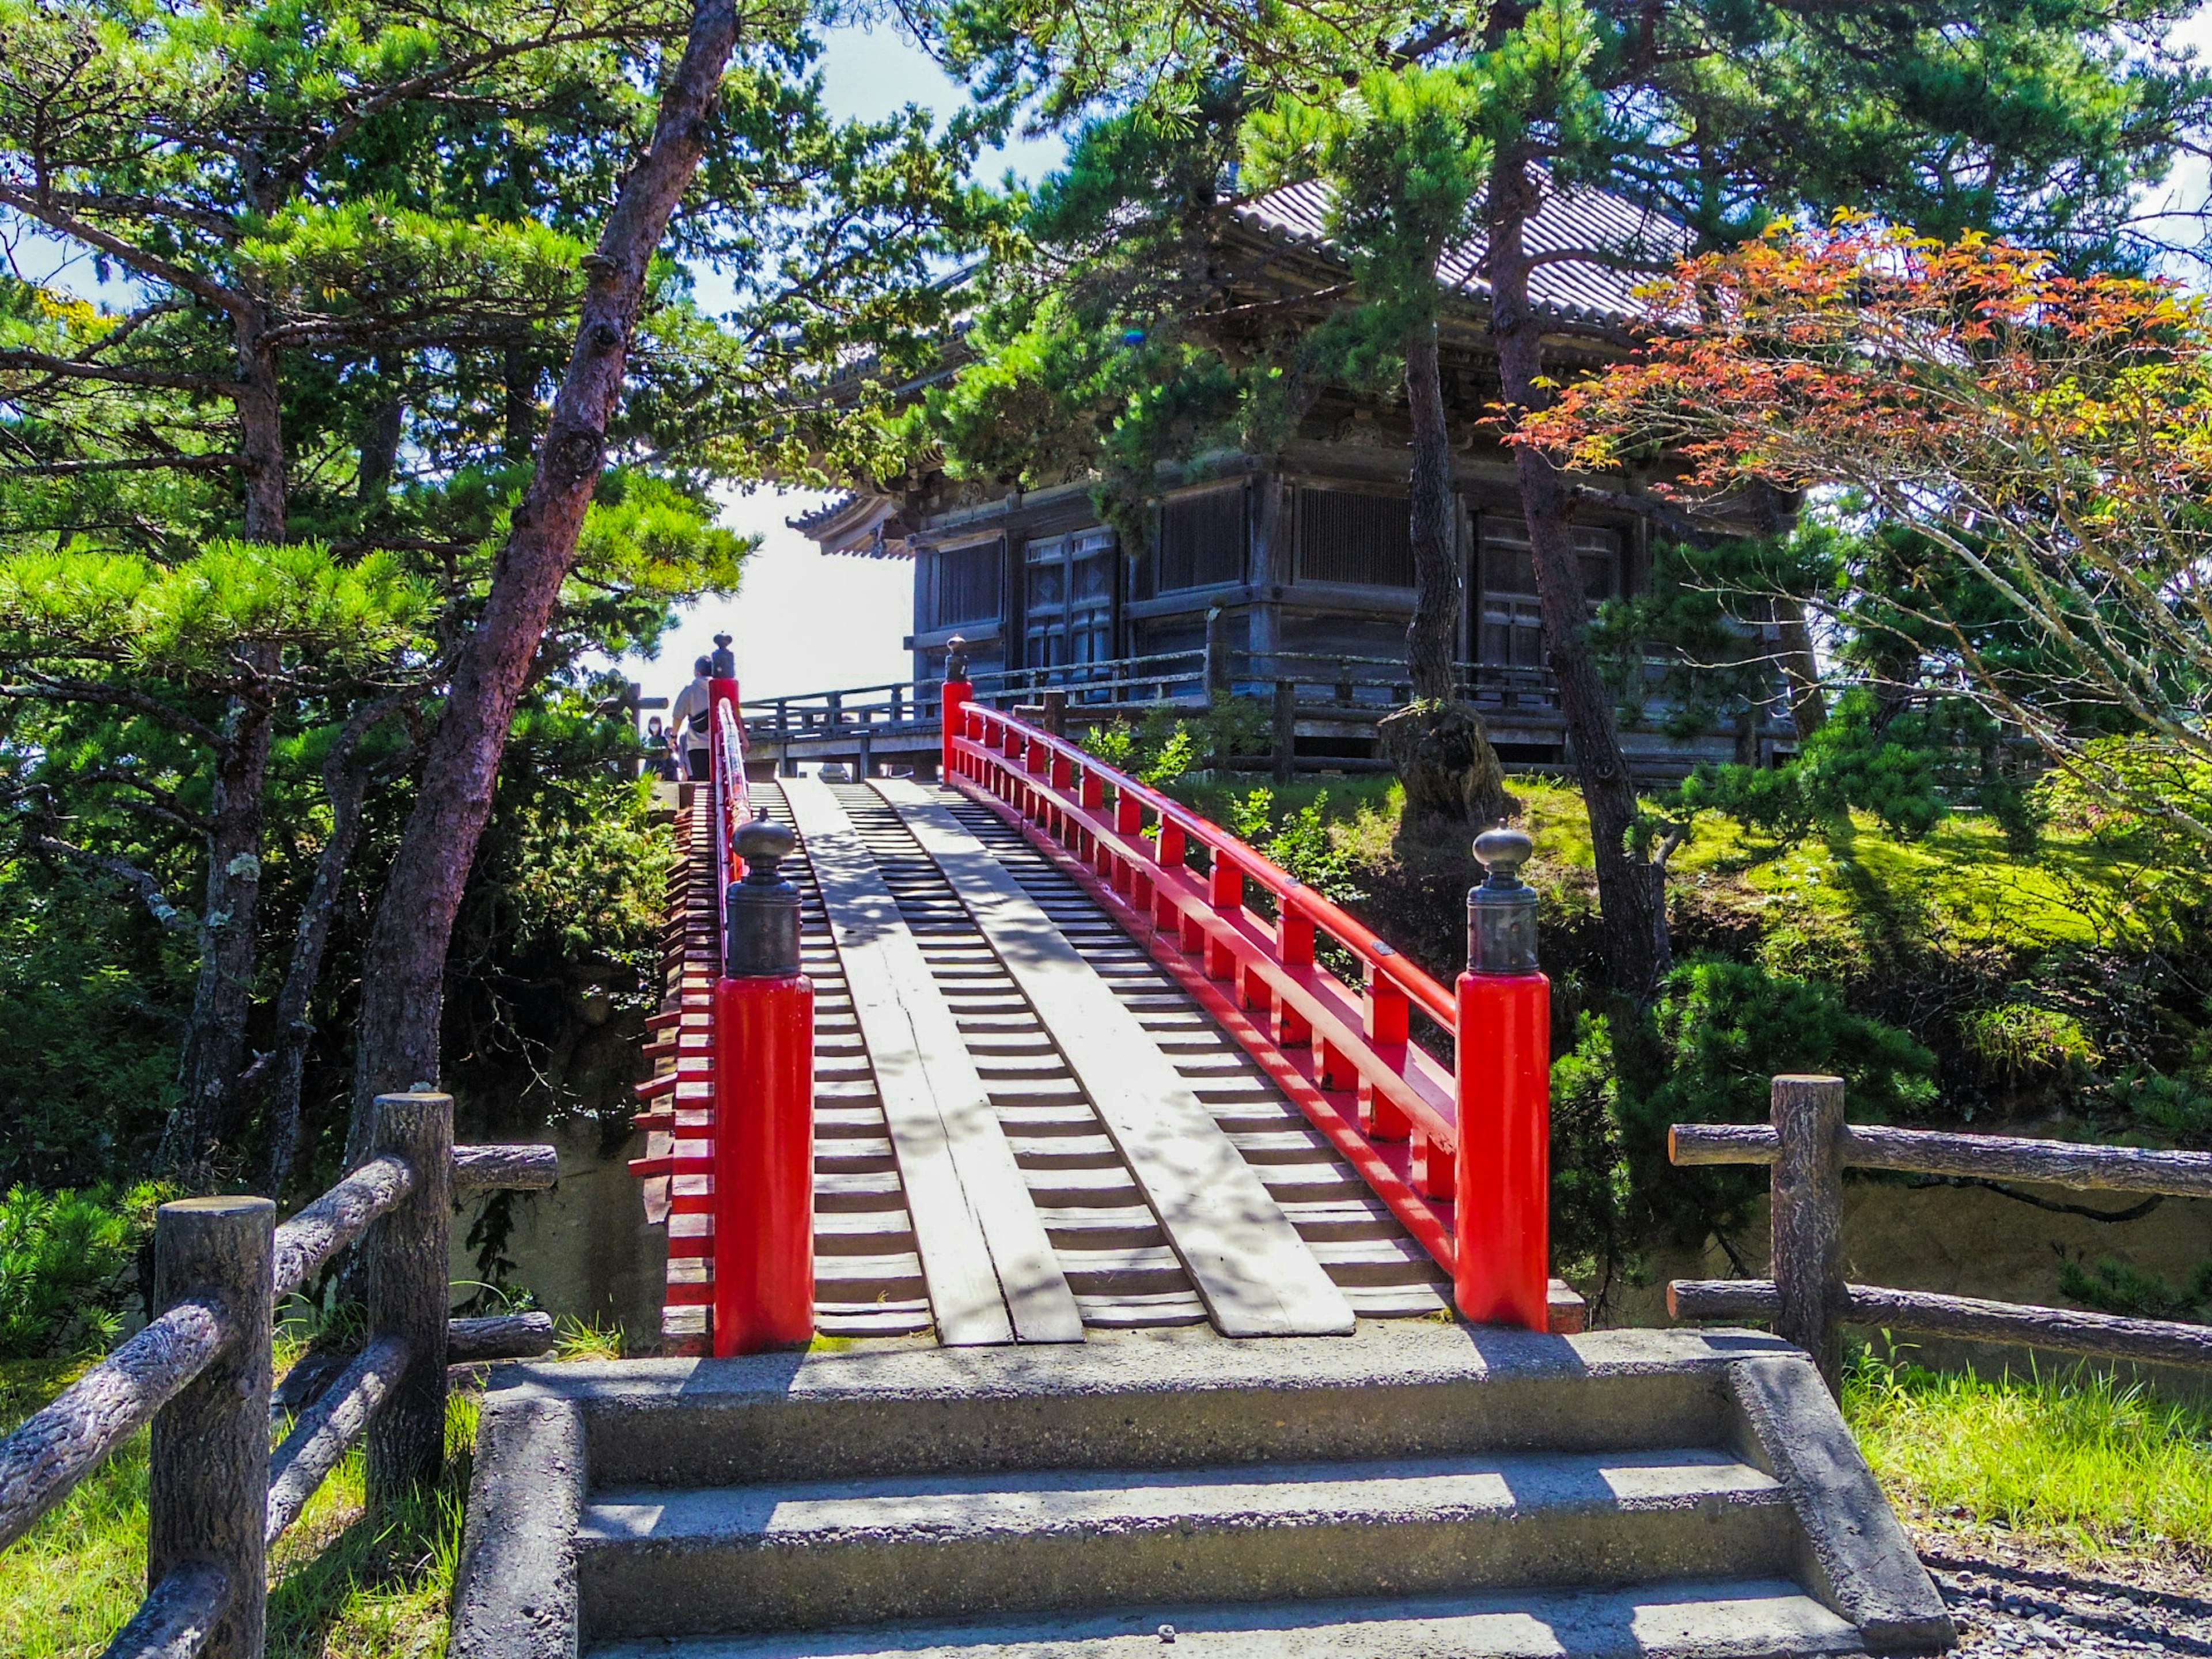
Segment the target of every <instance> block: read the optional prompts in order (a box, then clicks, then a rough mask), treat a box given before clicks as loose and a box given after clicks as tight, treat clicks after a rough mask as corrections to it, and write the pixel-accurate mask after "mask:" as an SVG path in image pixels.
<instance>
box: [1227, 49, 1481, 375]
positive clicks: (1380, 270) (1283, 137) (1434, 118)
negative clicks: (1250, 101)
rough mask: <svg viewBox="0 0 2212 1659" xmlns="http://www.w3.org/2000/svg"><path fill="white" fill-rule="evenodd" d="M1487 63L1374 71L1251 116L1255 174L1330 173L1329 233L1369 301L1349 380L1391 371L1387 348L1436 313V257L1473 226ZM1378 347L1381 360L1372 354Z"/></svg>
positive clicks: (1353, 339)
mask: <svg viewBox="0 0 2212 1659" xmlns="http://www.w3.org/2000/svg"><path fill="white" fill-rule="evenodd" d="M1497 91H1498V88H1496V87H1495V86H1494V85H1493V84H1492V82H1491V77H1490V76H1489V75H1488V74H1487V73H1486V66H1478V65H1477V64H1452V65H1449V66H1446V67H1443V68H1438V69H1430V68H1426V67H1424V66H1422V65H1419V64H1412V65H1408V66H1406V67H1404V68H1401V69H1376V70H1369V71H1367V72H1366V73H1365V74H1364V75H1362V76H1359V78H1358V84H1357V86H1356V87H1354V88H1351V89H1349V90H1347V91H1345V92H1343V93H1341V94H1339V95H1338V96H1336V97H1335V98H1334V99H1331V100H1328V101H1326V102H1322V103H1309V102H1307V101H1305V100H1301V99H1291V98H1287V97H1278V98H1276V99H1275V100H1272V101H1271V102H1269V103H1268V104H1267V105H1266V106H1263V107H1261V109H1259V110H1258V111H1256V112H1255V113H1254V114H1253V116H1252V118H1251V119H1250V121H1249V124H1248V125H1247V128H1246V143H1245V150H1244V163H1245V167H1246V170H1247V172H1248V173H1249V175H1250V178H1251V181H1252V183H1254V184H1255V185H1259V186H1261V188H1266V187H1267V186H1269V185H1278V184H1289V183H1292V182H1294V181H1296V180H1298V179H1310V178H1316V177H1319V178H1324V179H1328V182H1329V185H1330V186H1331V191H1330V198H1329V210H1328V228H1329V233H1330V234H1331V235H1333V236H1334V237H1335V238H1336V239H1337V240H1339V241H1340V242H1341V243H1342V244H1343V246H1344V247H1345V249H1346V252H1347V253H1348V254H1349V256H1350V258H1351V260H1352V271H1353V274H1354V276H1355V278H1356V279H1357V280H1358V283H1359V286H1360V291H1361V296H1362V298H1363V299H1364V301H1365V303H1366V306H1367V307H1368V308H1369V309H1368V312H1367V313H1366V314H1365V315H1364V316H1361V317H1360V318H1359V319H1358V321H1357V322H1356V323H1355V324H1354V325H1353V326H1354V332H1353V333H1352V335H1350V336H1348V337H1346V373H1347V375H1348V377H1349V378H1351V379H1352V380H1355V381H1368V382H1373V381H1376V380H1386V379H1388V378H1389V376H1390V374H1391V373H1392V372H1393V370H1394V368H1395V364H1392V363H1390V362H1389V356H1390V355H1391V354H1394V353H1395V351H1397V350H1398V349H1401V347H1402V344H1403V342H1404V341H1405V340H1406V338H1407V336H1408V334H1409V333H1410V332H1411V331H1413V330H1414V329H1417V328H1421V327H1424V326H1425V325H1428V324H1430V323H1431V322H1432V321H1433V320H1434V319H1435V317H1436V314H1437V304H1438V300H1439V295H1438V290H1437V262H1438V261H1439V260H1440V259H1441V258H1443V252H1444V250H1445V248H1447V247H1448V246H1450V245H1451V244H1452V243H1454V242H1455V241H1457V240H1460V239H1461V238H1462V237H1464V236H1465V235H1466V234H1468V231H1469V230H1470V229H1472V228H1473V222H1472V217H1471V214H1472V210H1473V207H1474V201H1475V197H1476V195H1477V193H1478V192H1479V191H1480V189H1481V188H1482V183H1483V179H1484V177H1485V175H1486V173H1487V172H1488V169H1489V167H1490V159H1491V158H1490V146H1489V144H1488V143H1486V134H1485V133H1484V132H1483V131H1482V124H1483V119H1484V117H1485V115H1486V114H1487V113H1489V112H1490V108H1491V104H1490V100H1491V99H1492V97H1494V96H1495V95H1496V93H1497ZM1377 353H1379V354H1381V355H1382V359H1383V361H1380V362H1377V361H1374V360H1373V359H1374V355H1375V354H1377Z"/></svg>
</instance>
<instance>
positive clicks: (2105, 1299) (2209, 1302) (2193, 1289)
mask: <svg viewBox="0 0 2212 1659" xmlns="http://www.w3.org/2000/svg"><path fill="white" fill-rule="evenodd" d="M2058 1288H2059V1289H2060V1290H2062V1291H2064V1292H2065V1293H2066V1294H2067V1295H2068V1296H2070V1297H2073V1298H2074V1299H2075V1301H2076V1302H2079V1303H2081V1304H2084V1305H2085V1306H2087V1307H2091V1308H2094V1309H2096V1310H2098V1311H2099V1312H2100V1313H2110V1314H2122V1315H2124V1316H2127V1317H2128V1318H2130V1319H2180V1320H2188V1321H2191V1322H2196V1323H2198V1324H2202V1323H2203V1322H2204V1318H2205V1315H2206V1314H2207V1313H2208V1312H2212V1261H2207V1262H2204V1263H2203V1264H2201V1265H2200V1266H2199V1267H2197V1271H2196V1272H2195V1273H2193V1274H2191V1276H2190V1281H2189V1283H2188V1284H2187V1285H2172V1284H2169V1283H2167V1282H2166V1279H2163V1278H2161V1277H2160V1275H2159V1274H2157V1273H2145V1272H2143V1271H2142V1269H2141V1268H2140V1267H2130V1266H2129V1265H2128V1264H2127V1263H2126V1262H2124V1261H2114V1260H2113V1259H2112V1257H2110V1256H2107V1257H2106V1259H2105V1260H2104V1261H2100V1262H2099V1263H2098V1264H2097V1266H2096V1268H2095V1270H2094V1271H2093V1272H2092V1271H2091V1270H2090V1269H2089V1268H2087V1267H2083V1266H2082V1265H2081V1263H2080V1262H2079V1261H2069V1262H2067V1263H2066V1265H2065V1266H2064V1267H2061V1268H2060V1269H2059V1271H2058Z"/></svg>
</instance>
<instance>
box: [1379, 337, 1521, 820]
mask: <svg viewBox="0 0 2212 1659" xmlns="http://www.w3.org/2000/svg"><path fill="white" fill-rule="evenodd" d="M1406 403H1407V408H1408V409H1409V410H1410V411H1411V413H1412V416H1413V470H1412V472H1411V475H1410V477H1409V478H1408V480H1407V497H1408V507H1409V518H1410V525H1409V532H1410V534H1411V535H1412V537H1413V621H1412V622H1410V623H1407V627H1406V671H1407V678H1409V680H1410V681H1411V683H1412V686H1413V697H1414V703H1413V707H1411V708H1401V709H1400V710H1398V711H1397V712H1396V713H1395V714H1391V715H1389V716H1388V717H1387V718H1386V719H1385V720H1383V725H1382V728H1381V731H1380V733H1379V735H1380V737H1381V738H1382V742H1383V752H1384V753H1385V754H1386V755H1387V756H1389V760H1390V763H1391V765H1392V766H1393V767H1394V768H1395V769H1396V771H1397V774H1398V776H1399V779H1400V781H1401V782H1403V783H1404V785H1405V786H1406V811H1407V817H1408V819H1409V820H1412V821H1413V822H1416V823H1418V822H1420V821H1422V820H1429V821H1434V820H1436V819H1439V818H1441V819H1444V820H1446V821H1448V822H1451V823H1466V822H1468V821H1470V820H1474V819H1483V820H1488V819H1491V818H1494V817H1498V815H1499V814H1500V813H1502V812H1503V811H1504V808H1505V775H1504V770H1503V769H1501V768H1500V767H1499V765H1498V755H1497V752H1496V751H1495V750H1492V748H1491V746H1490V733H1489V732H1488V730H1487V728H1486V727H1485V726H1484V725H1483V722H1482V716H1481V715H1480V714H1477V713H1476V712H1475V710H1474V706H1473V705H1472V704H1469V703H1466V702H1461V701H1460V700H1459V697H1458V690H1459V676H1458V673H1457V672H1456V671H1455V668H1454V659H1455V658H1456V656H1457V655H1458V652H1457V649H1456V647H1457V646H1458V644H1459V619H1460V612H1461V611H1462V609H1463V608H1464V605H1463V599H1464V595H1465V592H1466V586H1467V585H1466V583H1465V582H1464V581H1463V580H1462V579H1461V576H1460V560H1459V538H1458V536H1457V535H1456V534H1455V526H1454V520H1455V519H1456V517H1457V513H1456V512H1455V502H1454V501H1453V492H1452V465H1451V428H1450V426H1449V423H1448V422H1447V421H1446V419H1445V416H1444V397H1443V376H1442V373H1441V371H1440V369H1439V368H1438V365H1437V326H1436V322H1435V319H1429V320H1428V321H1427V322H1425V323H1424V324H1422V325H1420V326H1419V327H1417V328H1415V329H1414V330H1413V331H1412V332H1411V333H1410V334H1408V336H1407V339H1406Z"/></svg>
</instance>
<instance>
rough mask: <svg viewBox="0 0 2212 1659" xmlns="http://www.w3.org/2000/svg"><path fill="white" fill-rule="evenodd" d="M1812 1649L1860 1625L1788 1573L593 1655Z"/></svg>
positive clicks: (1118, 1657)
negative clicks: (1853, 1624) (1793, 1580)
mask: <svg viewBox="0 0 2212 1659" xmlns="http://www.w3.org/2000/svg"><path fill="white" fill-rule="evenodd" d="M1170 1647H1172V1648H1173V1649H1175V1650H1176V1651H1189V1652H1193V1653H1195V1654H1199V1655H1203V1656H1206V1659H1799V1656H1803V1659H1811V1656H1825V1655H1833V1654H1857V1653H1864V1652H1865V1651H1866V1649H1865V1647H1864V1645H1863V1644H1862V1643H1861V1642H1860V1640H1859V1636H1858V1632H1857V1631H1855V1630H1853V1629H1852V1628H1851V1626H1850V1625H1848V1624H1846V1623H1844V1620H1841V1619H1838V1617H1837V1616H1836V1615H1835V1614H1834V1613H1831V1612H1829V1611H1828V1609H1827V1608H1826V1607H1822V1606H1821V1605H1820V1603H1819V1602H1818V1601H1814V1599H1813V1598H1812V1597H1811V1596H1808V1595H1806V1594H1805V1593H1804V1592H1803V1591H1802V1590H1801V1589H1798V1588H1797V1586H1796V1584H1794V1583H1790V1582H1789V1581H1787V1580H1785V1579H1765V1578H1731V1579H1717V1580H1715V1579H1707V1580H1702V1581H1689V1582H1679V1583H1666V1584H1653V1585H1643V1586H1638V1587H1637V1588H1635V1589H1601V1590H1555V1591H1541V1590H1538V1591H1527V1590H1522V1591H1511V1592H1502V1593H1501V1592H1495V1591H1493V1592H1489V1593H1486V1594H1481V1595H1437V1596H1411V1597H1401V1596H1391V1597H1389V1598H1386V1599H1383V1600H1378V1601H1290V1602H1282V1601H1277V1602H1261V1603H1258V1604H1256V1605H1255V1604H1245V1603H1233V1604H1230V1605H1226V1606H1224V1605H1219V1604H1216V1605H1213V1606H1191V1605H1188V1604H1176V1603H1169V1604H1164V1605H1159V1606H1148V1607H1121V1608H1115V1609H1113V1610H1111V1611H1109V1612H1104V1613H1084V1614H1076V1615H1069V1614H1066V1613H1055V1614H1053V1615H1051V1616H1050V1617H1048V1618H1034V1617H1032V1618H1026V1619H1024V1618H1012V1619H997V1620H986V1621H981V1622H971V1621H963V1622H961V1623H958V1624H945V1623H937V1622H912V1623H899V1624H890V1625H879V1626H875V1627H873V1628H872V1629H866V1630H858V1631H840V1632H834V1633H829V1632H823V1633H808V1634H784V1633H779V1634H775V1635H770V1636H734V1637H730V1636H726V1637H703V1638H702V1637H691V1638H678V1639H676V1640H674V1641H670V1640H667V1639H665V1638H654V1639H653V1640H650V1641H646V1642H629V1641H611V1642H605V1643H601V1644H599V1645H597V1646H595V1647H593V1648H592V1649H591V1650H589V1654H590V1659H830V1656H836V1659H1162V1656H1165V1655H1167V1654H1168V1650H1169V1649H1170Z"/></svg>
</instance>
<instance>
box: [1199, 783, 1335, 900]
mask: <svg viewBox="0 0 2212 1659" xmlns="http://www.w3.org/2000/svg"><path fill="white" fill-rule="evenodd" d="M1227 828H1228V830H1229V833H1230V834H1231V835H1232V836H1236V837H1237V839H1238V840H1239V841H1241V842H1244V843H1245V844H1246V845H1247V846H1249V847H1252V848H1255V849H1257V850H1258V851H1260V852H1261V853H1264V854H1267V857H1269V858H1271V859H1273V860H1274V861H1275V862H1276V863H1277V864H1279V865H1280V866H1282V867H1283V868H1284V869H1285V870H1286V871H1288V872H1290V873H1291V875H1293V876H1295V877H1296V878H1297V879H1298V880H1300V881H1302V882H1304V884H1306V885H1307V886H1309V887H1310V888H1312V889H1313V890H1315V891H1316V892H1317V893H1319V894H1320V895H1321V896H1322V897H1323V898H1326V899H1328V900H1330V901H1331V902H1334V903H1337V904H1349V903H1352V902H1356V901H1358V899H1360V898H1363V897H1364V896H1365V895H1364V894H1363V893H1362V892H1361V891H1360V890H1359V886H1358V883H1357V882H1356V881H1355V880H1354V879H1353V872H1354V868H1355V866H1354V862H1353V860H1352V854H1350V853H1348V852H1346V850H1345V849H1344V848H1340V847H1339V846H1338V845H1337V842H1336V836H1334V833H1333V832H1332V831H1331V830H1330V829H1329V826H1328V791H1327V790H1323V791H1322V793H1320V794H1318V795H1316V796H1315V797H1314V798H1313V799H1311V800H1310V801H1308V802H1307V803H1306V804H1305V805H1304V806H1301V807H1298V808H1297V809H1296V810H1294V811H1287V812H1278V811H1276V810H1275V792H1274V791H1273V789H1270V788H1269V787H1267V785H1265V784H1261V786H1260V787H1258V788H1256V789H1252V790H1249V791H1247V792H1246V793H1244V794H1243V795H1232V796H1231V797H1230V800H1229V823H1228V825H1227Z"/></svg>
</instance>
